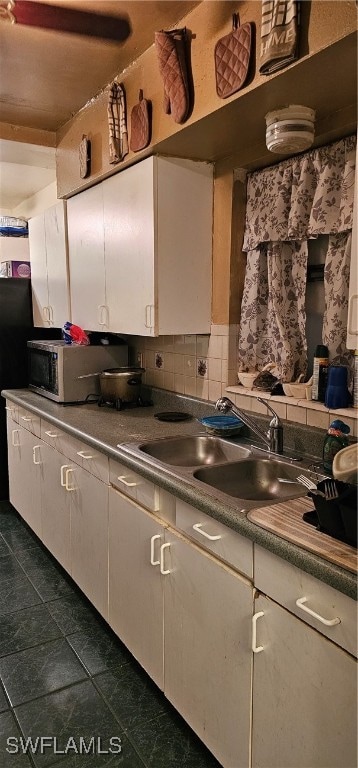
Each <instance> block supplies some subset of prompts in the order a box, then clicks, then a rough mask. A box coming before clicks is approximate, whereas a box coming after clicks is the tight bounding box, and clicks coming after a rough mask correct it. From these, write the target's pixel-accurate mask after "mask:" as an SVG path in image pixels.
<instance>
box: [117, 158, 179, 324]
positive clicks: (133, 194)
mask: <svg viewBox="0 0 358 768" xmlns="http://www.w3.org/2000/svg"><path fill="white" fill-rule="evenodd" d="M153 164H154V158H148V159H147V160H144V161H143V162H141V163H138V164H137V165H134V166H132V167H131V168H127V169H126V170H125V171H124V172H123V173H117V174H116V175H115V176H112V178H110V179H106V181H104V182H103V185H102V186H103V200H104V230H105V254H106V257H105V261H106V296H107V304H108V307H109V330H110V331H117V332H120V333H130V334H138V335H140V336H148V335H153V333H154V304H155V297H154V207H153V206H154V199H153V195H154V191H153V184H154V182H153V167H154V166H153ZM173 236H174V233H173Z"/></svg>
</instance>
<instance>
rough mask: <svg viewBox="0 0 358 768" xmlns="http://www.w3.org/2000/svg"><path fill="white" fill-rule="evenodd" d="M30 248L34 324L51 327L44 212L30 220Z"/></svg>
mask: <svg viewBox="0 0 358 768" xmlns="http://www.w3.org/2000/svg"><path fill="white" fill-rule="evenodd" d="M29 248H30V263H31V286H32V305H33V318H34V325H35V326H36V327H37V328H44V327H49V325H50V313H49V309H48V304H49V299H48V283H47V264H46V234H45V217H44V214H43V213H41V214H40V215H39V216H34V217H33V218H32V219H30V221H29Z"/></svg>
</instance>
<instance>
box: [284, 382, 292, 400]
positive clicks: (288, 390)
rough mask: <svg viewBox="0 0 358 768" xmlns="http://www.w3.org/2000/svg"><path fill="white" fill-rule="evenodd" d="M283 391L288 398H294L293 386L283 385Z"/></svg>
mask: <svg viewBox="0 0 358 768" xmlns="http://www.w3.org/2000/svg"><path fill="white" fill-rule="evenodd" d="M282 389H283V391H284V393H285V395H286V397H292V392H291V384H286V383H282Z"/></svg>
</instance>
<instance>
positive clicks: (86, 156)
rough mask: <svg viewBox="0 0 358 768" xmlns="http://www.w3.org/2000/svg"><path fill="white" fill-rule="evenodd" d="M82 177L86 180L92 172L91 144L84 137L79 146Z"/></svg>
mask: <svg viewBox="0 0 358 768" xmlns="http://www.w3.org/2000/svg"><path fill="white" fill-rule="evenodd" d="M78 154H79V161H80V177H81V179H85V178H86V176H89V174H90V172H91V142H90V141H89V139H87V136H85V135H83V136H82V140H81V142H80V146H79V151H78Z"/></svg>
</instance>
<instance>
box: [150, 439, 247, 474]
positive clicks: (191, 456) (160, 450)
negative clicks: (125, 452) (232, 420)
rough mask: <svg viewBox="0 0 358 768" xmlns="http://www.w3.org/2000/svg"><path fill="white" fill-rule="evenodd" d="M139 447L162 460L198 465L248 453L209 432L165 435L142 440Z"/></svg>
mask: <svg viewBox="0 0 358 768" xmlns="http://www.w3.org/2000/svg"><path fill="white" fill-rule="evenodd" d="M139 450H140V451H141V452H142V453H146V454H147V455H148V456H152V457H153V458H154V459H159V461H161V462H163V463H164V464H170V465H171V466H176V467H198V466H200V465H208V464H210V465H211V464H220V463H221V462H228V461H238V460H239V459H245V458H246V457H247V456H249V455H250V453H251V451H250V449H249V448H245V447H244V446H242V445H236V444H235V443H230V442H229V441H227V440H224V439H222V438H220V437H211V436H209V435H195V436H189V437H165V438H162V439H161V440H156V441H152V442H148V443H143V444H142V445H140V446H139Z"/></svg>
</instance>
